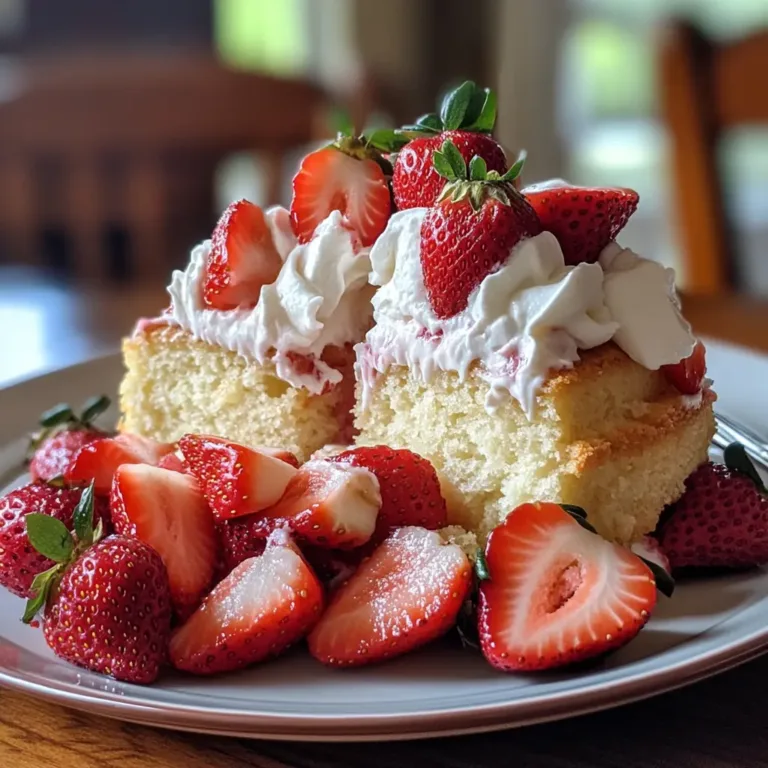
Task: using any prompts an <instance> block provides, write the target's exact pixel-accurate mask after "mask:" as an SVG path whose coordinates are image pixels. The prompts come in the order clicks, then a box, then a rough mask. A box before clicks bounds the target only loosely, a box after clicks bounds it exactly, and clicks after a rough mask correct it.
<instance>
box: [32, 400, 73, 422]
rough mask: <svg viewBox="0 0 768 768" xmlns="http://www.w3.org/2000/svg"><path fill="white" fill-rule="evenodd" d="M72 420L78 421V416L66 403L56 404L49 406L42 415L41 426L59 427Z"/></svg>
mask: <svg viewBox="0 0 768 768" xmlns="http://www.w3.org/2000/svg"><path fill="white" fill-rule="evenodd" d="M71 421H77V416H75V413H74V411H73V410H72V408H71V407H70V406H68V405H67V404H66V403H59V404H58V405H54V406H53V408H49V409H48V410H47V411H45V413H43V414H42V416H40V426H41V427H48V428H50V427H58V426H61V425H62V424H68V423H69V422H71Z"/></svg>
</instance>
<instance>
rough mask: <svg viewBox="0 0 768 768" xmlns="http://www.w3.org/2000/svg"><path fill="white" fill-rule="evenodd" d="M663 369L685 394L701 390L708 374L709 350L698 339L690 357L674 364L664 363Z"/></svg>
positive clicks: (672, 382)
mask: <svg viewBox="0 0 768 768" xmlns="http://www.w3.org/2000/svg"><path fill="white" fill-rule="evenodd" d="M661 370H662V371H663V372H664V375H665V376H666V377H667V380H668V381H669V382H670V383H671V384H673V385H674V386H675V387H676V388H677V390H678V392H680V393H682V394H684V395H695V394H696V393H697V392H700V391H701V387H702V385H703V383H704V377H705V376H706V375H707V350H706V348H705V347H704V344H702V343H701V342H700V341H697V342H696V346H695V347H694V348H693V352H691V354H690V355H689V356H688V357H686V358H685V359H684V360H681V361H680V362H679V363H674V364H673V365H662V366H661Z"/></svg>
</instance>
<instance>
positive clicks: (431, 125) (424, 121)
mask: <svg viewBox="0 0 768 768" xmlns="http://www.w3.org/2000/svg"><path fill="white" fill-rule="evenodd" d="M416 125H417V126H418V127H419V128H426V129H427V130H429V131H434V132H435V133H440V132H441V131H442V130H443V121H442V120H441V119H440V115H436V114H435V113H434V112H429V113H428V114H426V115H422V116H421V117H418V118H416Z"/></svg>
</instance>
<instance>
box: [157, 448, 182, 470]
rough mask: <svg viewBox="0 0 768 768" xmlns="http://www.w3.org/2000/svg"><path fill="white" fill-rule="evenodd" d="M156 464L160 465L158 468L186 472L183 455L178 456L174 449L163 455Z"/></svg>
mask: <svg viewBox="0 0 768 768" xmlns="http://www.w3.org/2000/svg"><path fill="white" fill-rule="evenodd" d="M157 466H158V467H160V469H170V470H171V472H181V473H182V474H185V473H187V472H188V470H187V465H186V462H185V461H184V456H180V455H179V453H177V452H176V451H174V452H173V453H169V454H168V455H167V456H163V458H162V459H160V461H159V462H158V463H157Z"/></svg>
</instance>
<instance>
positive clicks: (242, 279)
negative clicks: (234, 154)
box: [203, 200, 283, 309]
mask: <svg viewBox="0 0 768 768" xmlns="http://www.w3.org/2000/svg"><path fill="white" fill-rule="evenodd" d="M282 266H283V262H282V259H281V258H280V254H279V253H278V252H277V248H275V244H274V242H273V240H272V232H271V230H270V228H269V226H268V224H267V221H266V219H265V218H264V212H263V211H262V210H261V208H259V206H258V205H254V204H253V203H250V202H248V200H238V201H237V202H235V203H232V204H231V205H230V206H229V207H228V208H227V209H226V210H225V211H224V213H223V214H222V215H221V218H220V219H219V223H218V224H217V225H216V229H214V230H213V235H212V237H211V251H210V253H209V254H208V261H207V263H206V266H205V279H204V281H203V301H204V302H205V304H206V306H208V307H211V308H212V309H235V308H237V307H254V306H256V304H257V303H258V301H259V295H260V294H261V289H262V287H263V286H265V285H269V284H270V283H274V282H275V280H277V275H278V274H279V272H280V268H281V267H282Z"/></svg>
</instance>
